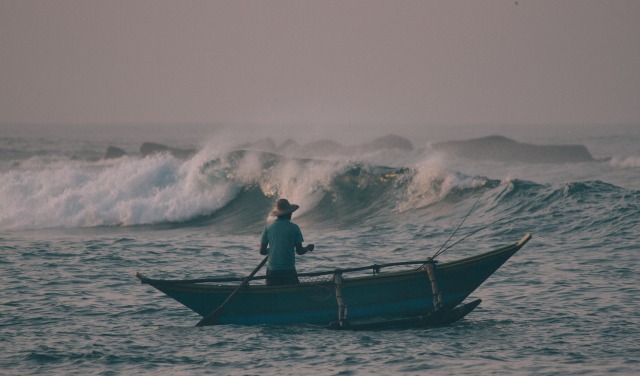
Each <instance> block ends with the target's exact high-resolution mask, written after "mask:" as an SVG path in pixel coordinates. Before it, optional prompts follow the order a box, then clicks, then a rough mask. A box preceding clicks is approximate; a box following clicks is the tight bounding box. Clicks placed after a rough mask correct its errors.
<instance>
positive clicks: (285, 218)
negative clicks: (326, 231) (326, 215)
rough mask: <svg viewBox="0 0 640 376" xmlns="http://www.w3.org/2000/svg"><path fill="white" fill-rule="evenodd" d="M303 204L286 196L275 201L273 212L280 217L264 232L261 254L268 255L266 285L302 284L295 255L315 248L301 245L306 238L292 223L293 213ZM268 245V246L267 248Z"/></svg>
mask: <svg viewBox="0 0 640 376" xmlns="http://www.w3.org/2000/svg"><path fill="white" fill-rule="evenodd" d="M299 207H300V206H298V205H295V204H290V203H289V201H287V200H286V199H284V198H281V199H279V200H278V201H277V202H276V208H275V209H274V210H273V211H272V212H271V215H272V216H274V217H277V218H276V220H275V221H273V222H271V223H270V224H268V225H267V226H266V227H265V228H264V230H263V231H262V238H261V241H260V254H261V255H267V254H268V255H269V262H268V264H267V285H269V286H279V285H290V284H297V283H300V281H299V280H298V273H297V272H296V256H295V254H294V251H295V253H297V254H299V255H304V254H305V253H307V252H311V251H313V248H314V246H313V244H309V245H308V246H306V247H303V246H302V242H303V241H304V239H303V238H302V232H301V231H300V227H298V225H296V224H295V223H292V222H291V214H292V213H293V212H294V211H296V210H298V208H299ZM267 247H269V248H267Z"/></svg>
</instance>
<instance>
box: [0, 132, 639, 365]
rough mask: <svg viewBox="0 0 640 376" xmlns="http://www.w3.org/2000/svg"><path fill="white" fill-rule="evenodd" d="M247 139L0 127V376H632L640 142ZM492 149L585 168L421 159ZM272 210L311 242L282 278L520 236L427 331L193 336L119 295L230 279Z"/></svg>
mask: <svg viewBox="0 0 640 376" xmlns="http://www.w3.org/2000/svg"><path fill="white" fill-rule="evenodd" d="M261 129H262V128H260V127H255V126H244V127H243V126H241V125H236V126H225V127H222V126H219V127H218V126H208V125H206V124H201V125H198V126H197V127H193V128H190V127H189V126H188V125H179V124H175V125H162V126H159V125H157V126H156V125H149V126H137V125H132V126H124V125H120V126H115V125H114V126H109V125H103V126H100V127H97V126H80V125H77V126H64V125H39V126H30V125H24V124H22V125H13V126H8V125H3V126H0V280H1V282H2V287H1V288H0V374H2V375H261V376H264V375H279V376H281V375H423V374H435V375H488V374H492V375H493V374H503V375H511V374H523V375H613V374H615V375H637V374H638V373H640V313H639V312H640V242H639V241H638V235H640V125H606V126H592V125H574V126H507V125H503V126H492V125H478V126H439V127H429V126H422V127H419V126H415V127H412V128H410V129H403V128H402V127H401V126H391V125H389V126H384V125H382V126H377V127H375V128H367V127H355V126H354V127H343V128H342V129H334V131H333V133H332V132H327V134H323V133H322V131H321V129H320V128H318V127H305V126H303V125H300V126H298V127H296V128H295V130H291V131H285V130H282V129H279V130H278V129H277V130H274V131H270V132H263V133H264V134H261V132H260V130H261ZM387 134H393V135H395V136H393V137H387V138H385V135H387ZM490 135H500V136H504V137H507V138H509V139H512V140H515V141H517V142H520V143H527V144H533V145H584V146H585V147H586V148H587V150H588V151H589V153H590V154H591V155H592V156H593V159H592V160H589V161H581V162H567V161H565V160H563V159H562V158H559V159H558V160H557V161H554V162H551V163H537V162H535V161H527V160H520V159H514V158H507V159H504V158H503V159H500V158H495V156H494V158H493V159H487V158H484V157H483V156H482V155H478V156H477V157H473V158H469V157H462V156H459V155H455V154H453V155H452V154H450V153H449V154H447V153H443V152H442V151H437V150H435V147H434V145H436V144H437V143H438V142H443V141H451V140H469V139H473V138H479V137H484V136H490ZM377 137H382V138H377ZM376 140H377V141H376ZM391 141H393V142H391ZM399 141H405V142H399ZM406 141H408V142H409V143H410V145H411V147H407V143H406ZM145 142H153V143H158V144H162V145H165V146H167V148H166V149H165V150H164V151H163V152H158V153H150V154H147V153H142V152H141V150H140V148H141V145H142V144H143V143H145ZM110 146H115V147H117V148H119V149H120V151H121V154H123V155H122V156H120V157H118V158H105V157H106V151H107V148H109V147H110ZM281 197H284V198H287V199H289V200H290V202H292V203H295V204H298V205H300V209H299V210H298V211H297V212H296V213H295V215H294V217H293V222H295V223H297V224H298V225H300V227H301V229H302V232H303V235H304V238H305V244H308V243H313V244H315V250H314V251H313V252H311V253H308V254H306V255H304V256H298V258H297V264H296V265H297V269H298V271H299V272H301V273H302V272H312V271H318V270H333V269H336V268H347V267H356V266H366V265H372V264H382V263H390V262H399V261H412V260H422V259H426V258H427V257H431V256H433V255H434V254H435V253H436V252H437V251H438V250H442V249H445V248H446V252H444V253H442V254H441V255H439V256H438V257H437V260H438V261H439V262H447V261H451V260H457V259H460V258H464V257H468V256H472V255H476V254H480V253H482V252H486V251H489V250H492V249H496V248H498V247H502V246H505V245H508V244H511V243H513V242H515V241H517V240H518V239H520V238H521V237H522V236H523V235H524V234H526V233H531V234H532V239H531V240H530V241H529V243H527V244H526V245H525V246H524V247H523V248H522V249H521V250H520V251H519V252H518V253H517V254H515V255H514V256H513V257H512V258H511V259H510V260H509V261H507V262H506V263H505V264H504V265H503V266H502V267H501V268H500V269H499V270H498V271H497V272H496V273H495V274H494V275H493V276H491V277H490V278H489V279H488V280H487V281H486V282H485V283H484V284H483V285H481V286H480V287H479V288H478V289H477V290H476V291H475V292H474V293H473V294H472V295H471V296H470V297H469V298H468V299H469V300H471V299H477V298H480V299H482V303H481V304H480V306H479V307H478V308H477V309H476V310H475V311H473V312H472V313H471V314H469V315H468V316H467V317H465V318H464V319H463V320H461V321H459V322H456V323H454V324H451V325H447V326H443V327H434V328H411V327H409V328H399V329H393V330H371V331H336V330H329V329H326V328H324V327H317V326H311V325H293V326H270V325H260V326H235V325H223V326H209V327H196V326H195V324H196V323H197V322H198V321H199V319H200V317H199V316H198V315H197V314H195V313H194V312H192V311H190V310H189V309H187V308H185V307H183V306H181V305H180V304H179V303H177V302H176V301H174V300H172V299H170V298H168V297H166V296H164V295H163V294H161V293H160V292H158V291H157V290H155V289H153V288H152V287H150V286H149V285H144V284H140V282H139V281H138V280H137V279H136V277H135V274H136V272H141V273H144V274H145V275H147V276H149V277H152V278H170V279H181V278H205V277H220V276H225V277H227V276H233V277H244V276H247V275H248V274H249V273H250V272H251V271H252V270H253V269H254V268H255V267H256V266H257V265H258V264H259V263H260V261H261V259H262V256H260V254H259V252H258V249H259V241H260V233H261V231H262V228H263V227H264V226H265V224H267V223H268V220H269V218H268V217H269V212H270V211H271V210H272V208H273V205H274V203H275V201H276V200H277V199H278V198H281ZM449 246H451V247H449ZM262 274H264V270H261V271H260V272H258V275H262ZM252 283H263V282H261V281H254V282H252ZM336 314H337V313H336Z"/></svg>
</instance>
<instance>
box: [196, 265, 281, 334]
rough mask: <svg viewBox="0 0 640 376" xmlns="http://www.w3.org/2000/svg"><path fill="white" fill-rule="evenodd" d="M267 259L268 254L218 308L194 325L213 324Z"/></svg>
mask: <svg viewBox="0 0 640 376" xmlns="http://www.w3.org/2000/svg"><path fill="white" fill-rule="evenodd" d="M268 259H269V256H267V257H265V258H264V260H262V262H260V264H259V265H258V266H257V267H256V268H255V269H253V271H252V272H251V274H249V276H248V277H246V278H245V279H243V280H242V282H241V283H240V286H238V287H237V288H236V289H235V290H233V292H232V293H231V294H229V297H227V299H226V300H225V301H224V302H222V304H220V306H218V308H216V309H215V310H213V311H212V312H211V313H210V314H208V315H207V316H205V317H204V318H202V320H200V321H199V322H198V323H197V324H196V326H206V325H215V324H216V321H217V319H218V316H219V315H220V312H221V311H222V309H223V308H224V307H225V306H226V305H227V304H228V303H229V302H230V301H231V299H233V297H234V296H235V295H236V294H237V293H238V291H240V289H241V288H243V287H244V286H246V285H247V283H249V281H250V280H251V278H253V276H254V275H256V273H257V272H258V270H260V269H261V268H262V267H263V266H264V264H266V263H267V260H268Z"/></svg>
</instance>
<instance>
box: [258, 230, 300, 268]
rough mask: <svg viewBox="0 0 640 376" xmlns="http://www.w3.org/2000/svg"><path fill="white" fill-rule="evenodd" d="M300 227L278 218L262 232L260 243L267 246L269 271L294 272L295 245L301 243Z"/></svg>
mask: <svg viewBox="0 0 640 376" xmlns="http://www.w3.org/2000/svg"><path fill="white" fill-rule="evenodd" d="M303 241H304V239H303V238H302V232H301V231H300V227H298V225H296V224H295V223H292V222H291V221H290V220H288V219H283V218H278V219H276V220H275V221H273V222H272V223H270V224H268V225H267V226H266V227H265V228H264V230H263V231H262V240H261V242H262V243H265V244H268V245H269V263H268V264H267V267H268V268H269V270H295V269H296V256H295V249H296V244H298V243H300V244H302V242H303Z"/></svg>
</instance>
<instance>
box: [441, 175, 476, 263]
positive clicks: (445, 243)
mask: <svg viewBox="0 0 640 376" xmlns="http://www.w3.org/2000/svg"><path fill="white" fill-rule="evenodd" d="M486 188H487V186H486V185H485V186H483V187H482V190H481V191H480V194H479V195H478V198H477V199H476V202H474V203H473V206H472V207H471V209H470V210H469V212H468V213H467V215H465V216H464V218H463V219H462V222H460V224H459V225H458V227H457V228H456V229H455V231H454V232H453V234H451V236H449V239H447V241H446V242H444V244H443V245H442V246H441V247H440V249H438V251H437V252H436V253H435V254H434V255H433V256H431V258H430V259H431V260H433V259H435V258H436V257H437V256H439V255H440V254H441V253H443V252H444V251H446V250H447V249H449V248H451V247H448V248H446V249H444V250H443V248H444V247H445V246H446V245H447V243H449V240H451V238H453V236H454V235H455V234H456V232H458V230H459V229H460V227H461V226H462V224H463V223H464V221H466V220H467V217H469V214H471V212H472V211H473V209H474V208H475V207H476V205H478V201H480V197H482V194H483V193H484V190H485V189H486ZM458 243H459V242H456V243H455V244H458Z"/></svg>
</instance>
